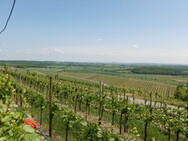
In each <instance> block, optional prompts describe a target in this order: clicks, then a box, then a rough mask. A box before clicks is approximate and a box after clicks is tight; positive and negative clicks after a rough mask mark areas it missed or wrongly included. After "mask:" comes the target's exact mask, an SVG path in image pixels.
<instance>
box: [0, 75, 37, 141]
mask: <svg viewBox="0 0 188 141" xmlns="http://www.w3.org/2000/svg"><path fill="white" fill-rule="evenodd" d="M9 78H10V77H8V75H5V76H3V75H0V87H1V88H2V89H1V91H0V95H1V99H0V141H8V140H10V141H39V140H40V139H39V138H38V135H37V134H36V133H35V132H34V130H33V129H32V128H31V127H29V126H28V125H23V123H24V119H25V116H24V115H23V114H22V113H21V112H17V111H16V107H17V105H16V104H15V103H14V102H13V101H12V100H11V95H12V94H14V93H15V90H14V88H13V86H12V83H11V81H10V79H9Z"/></svg>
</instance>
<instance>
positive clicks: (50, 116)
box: [49, 76, 52, 138]
mask: <svg viewBox="0 0 188 141" xmlns="http://www.w3.org/2000/svg"><path fill="white" fill-rule="evenodd" d="M49 136H50V138H51V137H52V77H51V76H50V93H49Z"/></svg>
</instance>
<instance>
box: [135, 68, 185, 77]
mask: <svg viewBox="0 0 188 141" xmlns="http://www.w3.org/2000/svg"><path fill="white" fill-rule="evenodd" d="M132 73H138V74H160V75H186V73H185V72H183V71H179V70H176V69H172V68H168V67H154V66H151V67H148V66H144V67H135V68H133V69H132Z"/></svg>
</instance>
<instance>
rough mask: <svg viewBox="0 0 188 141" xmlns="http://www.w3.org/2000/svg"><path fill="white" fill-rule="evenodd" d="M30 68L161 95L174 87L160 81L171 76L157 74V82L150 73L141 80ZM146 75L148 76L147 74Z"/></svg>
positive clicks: (136, 76) (172, 91)
mask: <svg viewBox="0 0 188 141" xmlns="http://www.w3.org/2000/svg"><path fill="white" fill-rule="evenodd" d="M32 70H36V71H40V72H44V73H47V74H51V75H56V74H57V72H58V74H59V76H62V77H70V78H77V79H79V78H80V79H82V80H91V81H93V82H96V83H97V82H99V81H103V82H104V83H106V84H107V85H115V86H119V87H125V88H132V89H142V90H148V91H149V92H158V93H160V94H162V95H166V94H167V93H169V94H170V95H173V94H174V91H175V89H176V86H175V85H172V84H168V83H167V82H162V80H163V79H165V78H167V79H169V77H170V78H171V76H159V78H158V79H160V80H161V81H160V82H158V81H152V80H150V79H151V78H152V79H153V80H154V79H155V77H157V76H152V75H150V79H149V80H142V79H139V78H138V77H140V78H143V75H140V76H139V75H135V78H132V77H129V76H130V75H128V76H127V78H125V77H120V76H110V75H104V74H96V73H89V72H88V73H76V72H61V71H60V70H59V69H37V68H35V69H32ZM131 76H133V75H131ZM147 77H149V75H148V76H147ZM172 79H178V77H177V78H176V77H173V76H172V78H171V79H169V82H171V81H172ZM184 81H185V82H186V79H185V78H184Z"/></svg>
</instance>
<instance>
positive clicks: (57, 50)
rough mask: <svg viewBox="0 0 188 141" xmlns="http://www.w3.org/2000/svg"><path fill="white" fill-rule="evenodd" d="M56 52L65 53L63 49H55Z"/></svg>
mask: <svg viewBox="0 0 188 141" xmlns="http://www.w3.org/2000/svg"><path fill="white" fill-rule="evenodd" d="M54 52H57V53H65V52H64V51H63V50H62V49H54Z"/></svg>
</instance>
